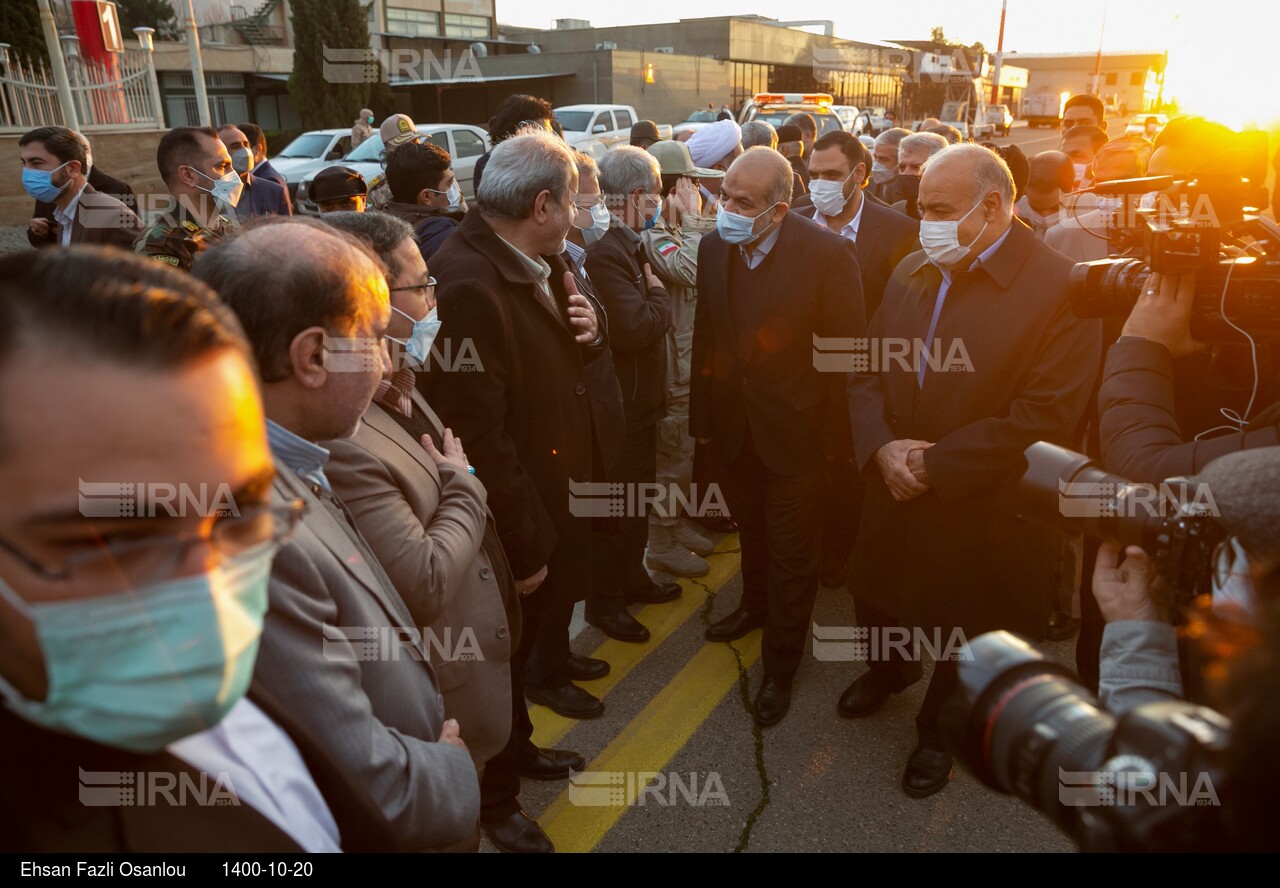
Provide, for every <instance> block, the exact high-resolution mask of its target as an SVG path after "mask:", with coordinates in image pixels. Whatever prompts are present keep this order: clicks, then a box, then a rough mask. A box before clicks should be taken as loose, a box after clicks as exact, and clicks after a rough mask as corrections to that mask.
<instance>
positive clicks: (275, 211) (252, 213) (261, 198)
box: [218, 124, 293, 221]
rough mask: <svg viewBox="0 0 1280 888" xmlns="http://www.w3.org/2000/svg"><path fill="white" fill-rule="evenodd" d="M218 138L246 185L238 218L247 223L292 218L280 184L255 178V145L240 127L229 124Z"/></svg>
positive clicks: (237, 205) (237, 212) (238, 207)
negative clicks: (264, 219) (273, 218)
mask: <svg viewBox="0 0 1280 888" xmlns="http://www.w3.org/2000/svg"><path fill="white" fill-rule="evenodd" d="M218 138H220V139H221V140H222V144H223V145H225V146H226V147H227V153H228V154H229V155H231V166H232V168H233V169H234V170H235V171H236V175H237V176H239V177H240V181H241V182H243V183H244V190H243V191H242V192H241V193H240V202H239V203H237V204H236V207H235V214H236V218H237V219H239V220H241V221H245V220H248V219H252V218H254V217H257V216H292V215H293V206H292V205H291V204H290V203H289V192H288V191H287V190H286V189H285V188H284V187H283V186H281V185H280V184H279V183H276V182H272V181H271V180H270V179H264V178H262V177H261V176H256V175H254V174H253V172H252V171H253V168H254V166H256V165H257V163H256V159H255V157H254V153H253V145H252V144H251V143H250V142H249V137H248V136H246V135H245V134H244V131H243V130H241V129H240V128H239V127H236V126H231V125H230V124H228V125H227V126H224V127H223V128H222V129H220V130H218Z"/></svg>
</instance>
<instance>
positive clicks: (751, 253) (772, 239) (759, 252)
mask: <svg viewBox="0 0 1280 888" xmlns="http://www.w3.org/2000/svg"><path fill="white" fill-rule="evenodd" d="M783 219H784V221H785V219H786V217H785V216H784V217H783ZM781 232H782V223H781V222H779V223H778V224H777V225H776V226H775V227H774V229H773V231H771V232H769V234H768V235H767V236H766V237H764V238H763V239H761V240H760V241H758V242H757V243H754V244H743V245H741V246H739V247H738V249H739V250H741V251H742V258H743V259H744V260H745V261H746V263H747V268H755V267H756V266H757V265H759V264H760V263H761V262H763V261H764V257H765V256H768V255H769V251H770V250H772V249H773V245H774V244H776V243H777V242H778V235H779V234H780V233H781Z"/></svg>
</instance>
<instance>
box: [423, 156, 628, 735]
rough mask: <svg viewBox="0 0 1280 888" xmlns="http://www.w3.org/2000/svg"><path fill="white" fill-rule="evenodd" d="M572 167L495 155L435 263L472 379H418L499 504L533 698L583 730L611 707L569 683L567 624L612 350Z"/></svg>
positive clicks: (581, 569) (583, 579) (576, 594)
mask: <svg viewBox="0 0 1280 888" xmlns="http://www.w3.org/2000/svg"><path fill="white" fill-rule="evenodd" d="M577 188H578V172H577V168H576V167H575V165H574V159H573V154H572V152H571V151H570V149H569V148H568V146H566V145H565V144H564V143H563V142H562V141H560V140H559V139H557V138H555V137H553V136H551V135H550V134H548V135H545V136H543V135H528V136H516V137H514V138H511V139H507V140H506V141H504V142H502V143H501V144H499V145H498V147H496V148H494V149H493V153H492V154H491V155H490V158H489V163H488V165H487V166H486V168H485V176H484V184H483V185H482V186H481V189H480V193H479V194H478V195H477V196H476V204H475V206H474V207H473V208H472V209H471V211H469V212H468V213H467V215H466V217H465V218H464V219H463V221H462V224H461V225H460V226H459V227H458V230H457V231H456V232H454V233H453V234H452V235H451V236H450V237H449V239H448V240H447V241H445V243H444V245H443V246H442V247H441V248H440V249H439V251H437V252H436V253H435V254H434V255H433V256H432V259H431V267H432V269H433V271H434V274H435V276H436V278H437V279H438V280H439V281H440V289H439V294H438V300H439V302H438V304H437V313H438V314H439V317H440V321H441V327H440V332H439V334H438V336H437V341H438V342H439V343H441V345H440V348H441V350H442V353H443V351H444V350H448V351H449V353H450V354H453V355H458V354H460V349H464V348H465V349H467V350H468V351H467V353H468V354H469V355H473V356H474V359H475V362H474V363H475V366H474V367H470V368H468V369H472V370H474V372H461V373H453V372H439V371H438V370H437V369H435V368H434V367H433V368H432V369H430V370H429V371H428V372H426V373H420V374H419V375H418V384H419V386H424V385H425V387H426V391H425V392H424V394H425V395H426V397H427V400H428V401H429V402H430V403H431V404H432V406H434V407H435V409H436V412H437V413H439V415H440V418H441V420H442V421H443V422H445V423H446V424H447V425H448V426H449V427H450V428H452V429H453V431H454V433H455V434H456V435H458V436H459V437H460V438H461V439H462V441H463V442H464V444H465V446H466V448H467V454H468V455H469V456H470V457H471V461H472V464H473V465H475V467H476V474H477V475H478V476H479V478H480V480H481V481H483V482H484V485H485V488H486V489H487V490H488V492H489V507H490V508H491V509H492V510H493V514H494V517H495V518H496V520H497V525H498V536H499V537H500V538H501V540H502V546H503V549H504V550H505V551H506V555H507V561H508V562H509V563H510V564H511V570H512V573H513V574H514V575H515V577H516V589H517V591H518V592H520V594H521V595H523V596H525V598H524V602H523V604H524V608H523V612H524V620H525V632H524V639H523V640H522V643H521V651H520V654H521V656H522V657H523V658H524V662H525V675H526V679H527V682H526V685H525V696H526V697H527V698H528V699H529V700H531V701H533V702H535V703H541V704H543V705H545V706H548V707H550V708H552V709H554V710H555V711H556V712H559V713H560V714H561V715H566V716H569V717H572V718H590V717H593V716H597V715H600V714H601V713H602V712H603V711H604V704H603V703H601V702H600V701H599V700H598V699H597V698H596V697H594V696H593V695H591V694H590V693H588V692H587V691H586V690H583V689H582V688H580V687H578V686H577V685H575V684H573V682H572V681H570V679H569V676H568V675H567V674H566V667H567V666H568V663H569V656H570V651H569V623H570V621H571V619H572V615H573V606H574V602H575V601H576V600H578V599H580V598H581V597H582V595H583V594H584V592H585V590H586V587H587V583H588V582H589V580H588V577H589V566H590V542H591V537H590V526H591V519H590V517H589V516H584V517H579V516H576V515H574V514H573V512H572V511H571V509H570V503H571V491H570V482H574V483H582V482H587V481H590V480H592V438H591V407H590V400H589V388H588V384H587V378H586V376H585V374H584V365H585V364H587V363H589V362H590V361H591V360H592V359H593V358H594V357H595V356H596V353H597V352H598V350H599V349H600V347H601V346H603V345H604V344H605V338H604V336H603V335H602V334H601V333H600V328H599V324H598V321H597V318H596V314H595V312H594V311H593V310H592V309H591V307H590V304H589V303H588V301H587V300H586V299H585V298H584V297H582V296H581V295H579V294H578V293H577V289H576V285H575V283H574V278H573V275H572V274H571V273H570V271H569V269H568V267H567V266H566V265H565V262H564V259H563V258H561V251H562V250H563V244H564V240H565V235H566V234H567V233H568V230H569V227H570V225H571V224H572V222H573V219H574V217H575V206H574V197H575V196H576V193H577Z"/></svg>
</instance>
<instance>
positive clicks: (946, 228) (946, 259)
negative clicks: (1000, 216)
mask: <svg viewBox="0 0 1280 888" xmlns="http://www.w3.org/2000/svg"><path fill="white" fill-rule="evenodd" d="M985 199H986V198H985V197H984V198H983V200H985ZM980 206H982V200H979V201H978V202H977V203H976V204H974V205H973V206H972V207H971V208H970V209H969V212H968V213H965V214H964V215H963V216H961V217H960V218H959V219H955V220H952V221H945V222H927V221H923V220H922V221H921V222H920V246H921V247H923V248H924V252H925V255H927V256H928V257H929V261H930V262H932V263H933V264H934V265H936V266H938V267H939V268H950V267H951V266H953V265H957V264H959V263H960V262H962V261H964V258H965V257H966V256H968V255H969V251H970V250H971V249H973V245H974V244H976V243H977V242H978V238H980V237H982V233H983V232H984V231H986V230H987V226H988V225H989V224H991V223H989V222H984V223H983V224H982V231H979V232H978V234H977V236H975V237H974V239H973V240H971V241H969V243H968V244H962V243H960V223H961V222H963V221H964V220H965V219H968V218H969V216H970V214H972V213H973V211H974V210H976V209H977V208H978V207H980Z"/></svg>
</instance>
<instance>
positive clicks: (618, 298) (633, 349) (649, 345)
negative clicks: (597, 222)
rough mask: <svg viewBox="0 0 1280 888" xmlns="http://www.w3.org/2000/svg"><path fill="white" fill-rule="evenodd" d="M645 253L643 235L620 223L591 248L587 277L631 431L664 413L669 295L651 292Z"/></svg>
mask: <svg viewBox="0 0 1280 888" xmlns="http://www.w3.org/2000/svg"><path fill="white" fill-rule="evenodd" d="M643 250H644V245H643V242H642V241H641V240H640V237H639V236H638V235H637V234H636V233H635V232H634V231H632V230H631V229H630V228H627V227H626V226H624V225H622V224H620V223H619V222H618V221H617V220H614V223H613V227H612V228H610V229H609V230H608V231H607V232H605V234H604V237H602V238H600V240H598V241H596V242H595V243H594V244H592V245H591V246H589V247H587V274H589V275H590V276H591V283H592V286H594V287H595V291H596V295H598V296H599V297H600V301H601V302H603V303H604V308H605V311H606V312H607V313H608V315H609V342H610V347H611V348H612V350H613V353H614V356H615V360H614V368H615V369H616V370H617V373H618V382H619V384H621V386H622V403H623V405H624V406H625V408H626V414H627V432H628V433H630V432H635V431H638V430H640V429H643V428H646V427H648V426H651V425H653V424H654V423H656V422H657V421H658V420H660V419H662V417H663V415H664V414H665V412H666V376H667V358H666V335H667V331H668V330H669V329H671V297H670V296H668V295H667V291H666V290H665V289H664V288H662V287H654V288H653V289H649V287H648V285H647V284H646V283H645V279H644V266H643V262H644V261H645V260H644V256H643V252H642V251H643Z"/></svg>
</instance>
